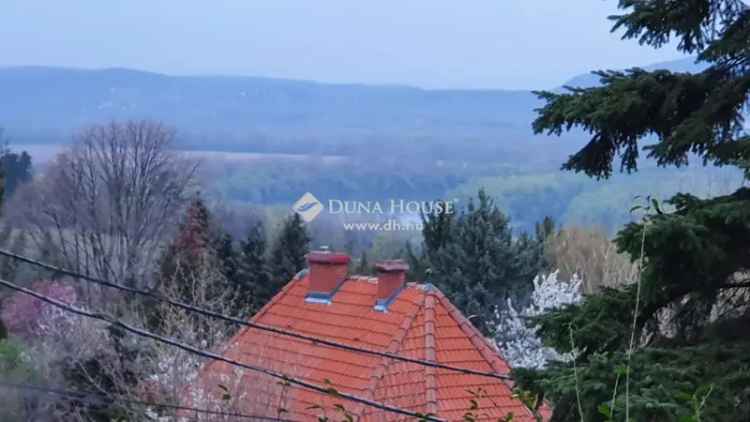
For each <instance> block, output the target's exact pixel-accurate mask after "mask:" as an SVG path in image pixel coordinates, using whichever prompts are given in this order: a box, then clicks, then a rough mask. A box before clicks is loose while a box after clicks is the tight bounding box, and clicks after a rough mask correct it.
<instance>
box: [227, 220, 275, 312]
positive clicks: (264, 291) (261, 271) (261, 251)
mask: <svg viewBox="0 0 750 422" xmlns="http://www.w3.org/2000/svg"><path fill="white" fill-rule="evenodd" d="M236 280H237V285H238V294H239V301H238V304H239V306H240V307H241V308H245V309H246V310H247V311H248V312H249V313H250V314H251V315H253V314H255V313H256V312H258V310H259V309H260V308H261V307H262V306H263V305H265V304H266V303H267V302H268V301H269V300H270V299H271V298H272V297H273V295H274V294H275V293H276V288H277V286H276V285H275V284H274V283H273V282H272V279H271V272H270V271H269V268H268V263H267V262H266V236H265V230H264V227H263V223H261V222H258V223H257V224H255V225H254V226H253V227H252V228H251V229H250V231H249V232H248V234H247V237H246V238H245V240H243V241H242V242H240V253H239V257H238V265H237V276H236Z"/></svg>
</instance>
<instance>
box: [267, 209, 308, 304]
mask: <svg viewBox="0 0 750 422" xmlns="http://www.w3.org/2000/svg"><path fill="white" fill-rule="evenodd" d="M309 244H310V237H309V236H308V234H307V230H306V229H305V225H304V222H303V221H302V219H301V218H300V216H299V214H297V213H294V214H292V215H291V216H290V217H288V218H287V219H286V220H284V224H283V225H282V227H281V231H280V232H279V235H278V238H277V239H276V241H275V242H274V244H273V249H272V250H271V257H270V263H269V265H270V270H271V275H272V278H273V283H274V292H276V291H278V290H279V289H280V288H281V287H282V286H284V285H285V284H286V283H288V282H289V281H290V280H292V278H294V276H295V275H296V274H297V273H298V272H299V271H301V270H302V269H303V268H305V266H306V262H305V255H306V254H307V252H308V251H309Z"/></svg>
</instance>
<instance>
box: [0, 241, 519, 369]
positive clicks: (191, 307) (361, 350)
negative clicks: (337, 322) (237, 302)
mask: <svg viewBox="0 0 750 422" xmlns="http://www.w3.org/2000/svg"><path fill="white" fill-rule="evenodd" d="M0 255H3V256H6V257H8V258H12V259H16V260H19V261H22V262H25V263H27V264H31V265H34V266H37V267H40V268H44V269H46V270H49V271H53V272H55V273H58V274H63V275H67V276H70V277H74V278H79V279H82V280H86V281H89V282H91V283H95V284H99V285H101V286H106V287H111V288H113V289H117V290H120V291H124V292H127V293H130V294H135V295H140V296H146V297H150V298H152V299H156V300H158V301H161V302H165V303H167V304H169V305H171V306H174V307H177V308H180V309H183V310H186V311H189V312H195V313H198V314H201V315H203V316H207V317H210V318H216V319H220V320H222V321H225V322H229V323H232V324H237V325H242V326H245V327H250V328H255V329H258V330H261V331H266V332H270V333H274V334H279V335H282V336H286V337H291V338H296V339H299V340H306V341H310V342H312V343H314V344H320V345H325V346H329V347H334V348H337V349H341V350H347V351H350V352H354V353H362V354H368V355H372V356H379V357H384V358H389V359H393V360H398V361H401V362H408V363H413V364H417V365H422V366H426V367H431V368H437V369H445V370H449V371H454V372H460V373H463V374H467V375H477V376H481V377H487V378H494V379H499V380H511V379H513V377H511V376H510V375H507V374H498V373H496V372H485V371H477V370H473V369H468V368H461V367H458V366H453V365H445V364H442V363H438V362H434V361H431V360H424V359H417V358H411V357H408V356H402V355H399V354H396V353H389V352H381V351H378V350H372V349H366V348H362V347H357V346H350V345H348V344H344V343H339V342H336V341H332V340H327V339H323V338H320V337H315V336H310V335H306V334H301V333H297V332H294V331H289V330H283V329H280V328H277V327H273V326H269V325H263V324H258V323H256V322H251V321H245V320H242V319H239V318H235V317H231V316H227V315H223V314H220V313H218V312H214V311H211V310H208V309H205V308H200V307H197V306H194V305H189V304H187V303H183V302H180V301H176V300H174V299H170V298H168V297H165V296H162V295H159V294H157V293H154V292H150V291H147V290H142V289H136V288H134V287H128V286H124V285H122V284H118V283H115V282H112V281H107V280H103V279H100V278H97V277H92V276H89V275H85V274H80V273H77V272H75V271H71V270H66V269H64V268H60V267H57V266H54V265H51V264H47V263H44V262H41V261H38V260H36V259H32V258H28V257H25V256H22V255H18V254H15V253H13V252H10V251H7V250H4V249H0Z"/></svg>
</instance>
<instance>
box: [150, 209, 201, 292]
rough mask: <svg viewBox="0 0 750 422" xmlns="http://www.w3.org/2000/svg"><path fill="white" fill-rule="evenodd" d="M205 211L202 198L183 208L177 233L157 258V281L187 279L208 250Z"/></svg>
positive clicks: (167, 281)
mask: <svg viewBox="0 0 750 422" xmlns="http://www.w3.org/2000/svg"><path fill="white" fill-rule="evenodd" d="M209 218H210V217H209V212H208V208H207V207H206V205H205V204H204V203H203V200H202V199H200V198H195V199H194V200H193V202H192V203H191V204H190V206H189V207H188V209H187V212H186V215H185V218H184V220H183V222H182V223H181V224H180V227H179V229H178V232H177V236H176V237H175V239H174V240H173V241H172V243H171V244H170V245H169V246H168V247H167V249H166V250H165V252H164V255H163V256H162V259H161V265H160V269H159V277H158V281H159V283H160V284H163V283H180V280H184V279H187V278H189V277H190V276H191V275H192V274H193V273H195V271H196V269H197V265H200V263H201V262H202V261H204V260H205V259H206V258H207V256H208V255H210V254H211V253H212V251H211V249H210V248H211V246H212V244H211V235H210V230H209Z"/></svg>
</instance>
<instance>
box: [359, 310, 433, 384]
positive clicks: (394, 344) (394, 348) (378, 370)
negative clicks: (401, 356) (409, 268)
mask: <svg viewBox="0 0 750 422" xmlns="http://www.w3.org/2000/svg"><path fill="white" fill-rule="evenodd" d="M424 305H425V303H424V299H423V300H422V303H420V304H419V306H417V307H416V308H415V310H414V312H412V313H411V314H410V315H408V316H407V317H406V318H404V319H403V320H402V321H401V325H400V326H399V328H398V330H397V331H396V333H395V334H394V336H393V337H391V342H390V344H388V349H386V351H387V352H388V353H392V354H395V353H397V352H398V351H399V350H400V349H401V346H403V344H404V340H405V339H406V335H407V334H408V333H409V330H410V329H411V328H412V326H413V324H414V320H415V319H416V317H417V315H419V312H420V311H421V310H422V308H424ZM390 361H391V358H388V357H382V358H381V359H380V362H379V363H378V364H377V366H376V367H375V369H374V370H373V371H372V375H371V376H370V383H369V385H368V386H367V387H366V389H365V391H366V394H365V395H364V397H369V398H374V397H375V390H377V387H378V385H379V384H380V381H382V379H383V376H384V375H385V372H386V370H387V369H388V363H389V362H390Z"/></svg>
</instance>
